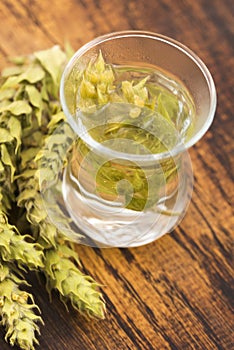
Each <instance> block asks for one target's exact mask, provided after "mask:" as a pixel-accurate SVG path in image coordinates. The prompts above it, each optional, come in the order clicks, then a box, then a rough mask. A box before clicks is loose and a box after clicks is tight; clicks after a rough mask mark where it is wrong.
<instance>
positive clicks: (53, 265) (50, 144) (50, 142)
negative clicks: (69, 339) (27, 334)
mask: <svg viewBox="0 0 234 350" xmlns="http://www.w3.org/2000/svg"><path fill="white" fill-rule="evenodd" d="M51 120H52V121H51V123H50V124H49V129H50V130H53V129H54V127H55V123H57V125H59V124H61V125H60V127H59V128H58V130H59V134H52V135H51V136H47V135H45V136H44V139H45V146H44V147H43V148H42V149H41V150H40V151H39V152H38V153H37V156H36V157H33V154H34V153H35V152H34V151H33V149H34V147H33V146H32V147H31V149H32V152H30V148H29V146H28V147H27V154H24V152H22V156H23V165H22V168H21V176H20V177H19V179H18V187H19V189H20V195H19V197H18V205H20V206H22V205H23V206H24V207H25V208H26V210H27V218H28V220H29V221H30V222H31V224H32V227H33V229H36V235H37V237H38V238H37V239H38V242H40V245H43V246H44V253H45V267H44V268H43V272H44V274H45V276H46V279H47V289H48V291H49V292H50V291H51V290H52V289H57V290H58V291H59V293H60V297H61V299H62V301H63V302H67V301H70V302H71V304H72V305H73V307H74V308H76V309H78V310H79V311H80V312H81V313H87V314H88V315H89V316H93V317H99V318H103V317H104V312H105V303H104V301H103V298H102V295H101V293H100V292H99V291H98V289H97V287H98V284H97V283H96V282H95V281H94V280H93V279H92V278H91V277H89V276H86V275H84V274H83V273H82V272H81V271H80V269H79V266H80V262H79V259H78V255H77V253H76V252H75V250H74V247H73V245H72V239H71V238H69V236H68V235H67V231H66V232H65V233H63V231H61V230H59V229H57V228H56V227H55V226H54V225H52V224H51V223H50V222H48V219H47V213H46V210H45V206H44V203H43V199H42V194H41V192H40V189H39V180H40V182H41V184H42V187H43V185H44V186H48V184H50V183H51V181H53V180H54V179H55V178H56V176H57V174H58V172H59V169H61V166H62V165H61V161H63V162H64V158H65V155H66V149H67V148H68V146H69V143H70V142H71V141H70V139H71V138H72V131H71V130H70V127H69V125H68V124H67V123H66V122H63V116H62V115H58V114H57V115H56V116H55V117H54V118H52V119H51ZM56 121H57V122H56ZM65 131H66V132H65ZM58 135H59V137H57V136H58ZM41 138H43V135H41ZM55 154H56V156H53V155H55ZM26 156H27V157H28V159H27V160H26ZM38 164H39V165H40V168H38ZM40 176H41V178H40ZM44 192H46V190H44ZM26 194H27V195H26ZM64 225H65V224H64ZM67 229H68V228H67Z"/></svg>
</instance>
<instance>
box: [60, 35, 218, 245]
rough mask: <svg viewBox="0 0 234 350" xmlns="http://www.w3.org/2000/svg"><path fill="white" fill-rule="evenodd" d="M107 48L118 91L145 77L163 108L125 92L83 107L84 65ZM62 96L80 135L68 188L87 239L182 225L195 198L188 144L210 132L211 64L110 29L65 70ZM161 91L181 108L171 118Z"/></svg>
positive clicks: (141, 234) (143, 234)
mask: <svg viewBox="0 0 234 350" xmlns="http://www.w3.org/2000/svg"><path fill="white" fill-rule="evenodd" d="M100 52H101V54H102V56H103V58H104V61H105V63H106V64H107V65H108V67H112V68H111V69H113V70H114V71H115V81H114V85H115V87H114V88H116V89H118V86H121V87H120V88H119V89H120V90H121V89H122V90H121V91H123V83H122V81H126V80H127V81H128V82H130V81H133V80H134V83H131V84H132V85H131V86H135V85H137V83H139V82H140V81H142V80H143V79H144V78H145V77H147V78H145V86H146V88H147V89H148V90H147V93H150V94H151V95H154V93H155V94H156V95H157V96H156V97H155V99H153V98H152V101H153V100H155V101H156V102H155V103H156V105H157V108H158V111H156V110H155V108H154V107H153V108H151V107H150V108H148V106H146V105H145V104H142V103H141V102H140V103H138V102H136V103H135V100H130V99H128V98H127V99H126V96H127V95H125V98H124V99H123V100H118V98H117V99H116V98H114V99H113V100H108V101H107V102H106V103H103V102H102V103H101V104H100V105H99V106H98V107H97V106H95V108H94V109H92V108H93V106H91V105H92V103H91V105H90V106H88V109H86V110H84V109H82V108H81V107H80V105H79V99H78V95H79V91H81V84H82V79H83V78H82V72H84V70H85V69H87V67H88V66H89V64H90V62H97V60H98V57H99V56H100ZM95 60H96V61H95ZM93 64H94V63H93ZM108 69H109V68H108ZM86 75H87V74H86ZM121 83H122V85H121ZM127 86H129V83H128V84H127ZM145 86H144V87H143V88H142V92H145V91H146V90H145ZM112 89H113V87H112ZM134 91H135V90H134ZM96 92H97V91H96ZM96 92H95V93H96ZM80 94H82V93H80ZM60 96H61V104H62V108H63V110H64V113H65V115H66V117H67V120H68V122H69V124H70V125H71V127H72V129H73V130H74V131H75V135H76V136H75V138H74V141H73V145H72V148H71V153H70V155H69V157H68V162H67V166H66V169H65V171H64V174H63V180H62V194H63V199H64V203H65V206H66V210H67V211H68V215H69V216H70V217H71V218H72V221H73V223H74V224H75V227H76V228H77V230H79V229H80V230H81V231H82V232H83V234H84V237H86V239H85V240H84V243H85V244H89V245H93V246H100V247H111V246H114V247H134V246H139V245H143V244H146V243H150V242H152V241H154V240H155V239H157V238H159V237H161V236H162V235H164V234H165V233H167V232H170V231H171V230H172V229H173V228H175V226H176V225H178V224H179V222H180V221H181V219H182V218H183V216H184V215H185V212H186V209H187V207H188V204H189V202H190V199H191V195H192V187H193V172H192V166H191V161H190V157H189V154H188V151H187V149H188V148H189V147H191V146H192V145H194V144H195V143H196V142H197V141H198V140H199V139H200V138H201V137H202V136H203V135H204V134H205V132H206V131H207V129H208V128H209V126H210V125H211V123H212V120H213V117H214V113H215V108H216V92H215V86H214V82H213V79H212V77H211V75H210V73H209V71H208V69H207V68H206V66H205V65H204V63H203V62H202V61H201V60H200V59H199V58H198V57H197V56H196V55H195V54H194V53H193V52H192V51H191V50H189V49H188V48H187V47H185V46H184V45H182V44H180V43H178V42H176V41H175V40H173V39H170V38H167V37H165V36H162V35H158V34H154V33H150V32H142V31H126V32H118V33H111V34H108V35H104V36H102V37H99V38H96V39H94V40H93V41H91V42H89V43H88V44H86V45H84V46H83V47H82V48H80V49H79V50H78V51H77V52H76V53H75V54H74V56H73V57H72V58H71V60H70V62H69V63H68V65H67V67H66V68H65V71H64V73H63V77H62V80H61V89H60ZM101 97H102V99H103V96H101ZM138 97H139V96H138V95H137V98H138ZM98 98H99V95H98ZM163 98H164V100H165V101H166V102H165V103H167V107H168V108H169V111H170V112H171V113H174V116H173V118H174V119H173V123H172V121H171V120H170V119H168V117H167V113H168V111H164V110H163V108H164V107H163V106H164V105H163V102H160V101H161V100H162V99H163ZM80 99H81V97H80ZM137 101H138V100H137ZM173 101H174V102H175V101H176V106H177V109H176V114H175V108H174V105H175V104H174V102H173ZM85 103H86V101H85ZM164 109H165V108H164Z"/></svg>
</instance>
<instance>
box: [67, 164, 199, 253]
mask: <svg viewBox="0 0 234 350" xmlns="http://www.w3.org/2000/svg"><path fill="white" fill-rule="evenodd" d="M187 170H189V168H188V167H187ZM191 184H192V179H191V171H187V172H186V173H185V174H184V175H183V176H182V178H181V180H180V182H179V188H177V190H176V191H175V193H173V195H171V196H170V198H167V199H164V200H161V204H160V203H158V204H157V205H156V206H154V207H153V208H150V209H147V210H145V211H134V210H130V209H126V208H122V207H118V205H116V203H115V202H114V203H112V205H111V204H110V201H104V200H103V201H102V202H101V201H99V202H97V201H96V200H95V199H92V198H87V197H86V196H84V195H83V194H81V193H80V191H79V188H78V187H79V184H78V183H74V182H73V181H71V178H70V173H69V169H68V168H66V169H65V171H64V175H63V180H62V194H63V199H64V203H65V205H66V209H67V211H68V213H69V215H70V217H71V218H72V221H73V223H74V224H75V225H76V226H77V227H80V228H82V231H83V232H84V234H85V235H87V237H88V238H89V243H88V244H89V245H92V246H98V247H122V248H124V247H137V246H141V245H145V244H148V243H150V242H153V241H154V240H156V239H158V238H160V237H161V236H163V235H164V234H166V233H168V232H170V231H172V230H173V228H175V226H177V225H178V224H179V222H180V221H181V219H182V218H183V216H184V215H185V211H186V209H187V206H188V204H189V202H190V199H191V195H192V186H191Z"/></svg>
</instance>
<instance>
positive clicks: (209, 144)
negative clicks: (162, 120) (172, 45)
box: [0, 0, 234, 350]
mask: <svg viewBox="0 0 234 350" xmlns="http://www.w3.org/2000/svg"><path fill="white" fill-rule="evenodd" d="M233 15H234V5H233V1H231V0H225V1H220V0H212V1H211V0H197V1H193V0H178V1H173V0H158V1H154V0H148V1H144V0H138V1H134V0H130V1H125V0H112V1H107V0H67V1H65V0H50V1H49V2H48V1H45V0H42V1H35V0H31V1H30V0H18V1H14V0H2V1H1V2H0V23H1V32H0V39H1V40H0V67H1V68H3V67H5V66H6V65H7V64H8V63H7V57H8V56H12V55H18V54H24V53H30V52H32V51H34V50H39V49H43V48H48V47H50V46H52V45H53V44H60V45H63V44H64V42H65V41H66V40H68V41H69V42H70V43H71V44H72V46H73V47H74V48H75V49H78V48H79V47H80V46H81V45H82V44H84V43H86V42H87V41H89V40H91V39H93V38H94V37H96V36H98V35H101V34H104V33H107V32H111V31H117V30H124V29H144V30H150V31H154V32H159V33H162V34H165V35H168V36H171V37H173V38H175V39H177V40H179V41H181V42H182V43H184V44H185V45H187V46H189V47H190V48H191V49H192V50H194V51H195V52H196V53H197V54H198V55H199V56H200V57H201V59H203V60H204V62H205V63H206V64H207V66H208V68H209V69H210V71H211V73H212V75H213V77H214V80H215V83H216V87H217V94H218V106H217V112H216V116H215V120H214V123H213V125H212V127H211V128H210V130H209V131H208V132H207V134H206V136H205V137H204V138H203V139H202V140H201V141H200V142H198V144H196V145H195V146H194V147H193V148H192V149H191V150H190V155H191V159H192V163H193V168H194V179H195V183H194V194H193V198H192V202H191V204H190V207H189V210H188V212H187V215H186V216H185V218H184V220H183V221H182V223H181V224H180V226H179V227H178V228H177V229H176V230H175V231H173V232H172V233H171V234H168V235H166V236H164V237H162V238H161V239H160V240H158V241H156V242H154V243H152V244H150V245H147V246H143V247H139V248H134V249H103V250H100V249H92V248H89V247H85V246H77V251H78V252H79V255H80V257H81V260H82V263H83V265H84V271H86V272H87V273H89V274H91V275H92V276H93V277H94V278H95V279H96V280H98V281H99V282H100V283H101V284H102V285H103V287H102V291H103V293H104V297H105V299H106V303H107V316H106V319H105V320H104V321H96V320H87V319H85V318H84V317H82V316H80V315H78V314H77V313H76V312H75V311H73V310H72V309H70V312H69V313H67V311H66V310H65V308H64V306H63V305H62V304H61V302H60V301H59V298H58V296H57V295H56V294H54V295H53V303H50V301H49V298H48V296H47V294H46V292H45V290H44V286H43V280H42V281H41V282H39V281H38V280H37V279H36V277H35V275H34V274H32V275H31V274H30V275H29V279H30V280H31V283H32V285H33V288H34V295H35V299H36V302H37V303H38V305H39V306H40V307H41V309H42V314H43V318H44V321H45V327H42V330H41V331H42V335H41V337H40V346H39V347H37V348H38V349H43V350H54V349H56V350H74V349H75V350H106V349H108V350H127V349H130V350H133V349H139V350H164V349H171V350H186V349H188V350H190V349H194V350H204V349H208V350H215V349H220V350H221V349H223V350H231V349H234V343H233V338H234V337H233V329H234V328H233V326H234V316H233V223H234V222H233V158H232V155H233V154H234V150H233V136H234V135H233V129H234V127H233V86H234V78H233V77H234V45H233V42H234V40H233V39H234V36H233V34H234V22H233ZM0 335H1V337H0V349H1V350H8V349H10V348H11V347H10V346H9V345H7V344H6V343H5V341H4V340H3V337H4V333H3V330H1V331H0Z"/></svg>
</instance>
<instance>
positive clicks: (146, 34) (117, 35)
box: [60, 30, 217, 161]
mask: <svg viewBox="0 0 234 350" xmlns="http://www.w3.org/2000/svg"><path fill="white" fill-rule="evenodd" d="M125 37H126V38H129V37H138V38H140V37H142V38H148V39H153V40H157V41H161V42H163V43H165V44H167V45H170V46H173V47H174V48H176V49H177V50H179V51H181V52H182V53H183V54H185V55H186V56H187V57H189V59H191V60H192V61H193V62H194V63H195V64H196V66H197V67H198V68H199V70H200V71H201V73H202V75H203V77H204V78H205V80H206V83H207V86H208V90H209V94H210V104H209V112H208V114H207V118H206V121H205V123H204V124H203V126H202V128H201V129H200V130H199V131H198V132H196V133H195V135H193V136H192V137H191V138H190V139H189V140H188V141H185V142H184V143H183V144H182V143H178V144H177V145H176V146H175V147H174V148H173V149H171V150H169V151H165V152H162V153H151V154H144V155H136V154H132V153H125V152H120V151H115V150H112V149H109V148H107V147H105V146H103V145H102V144H101V143H99V142H97V141H95V140H94V139H91V138H89V142H88V145H89V146H91V147H93V148H95V150H96V151H97V152H100V153H101V154H110V153H111V155H112V156H113V157H116V158H122V159H127V160H129V159H131V160H135V161H144V160H146V161H151V160H163V159H167V158H169V157H175V156H176V155H178V154H179V153H181V152H183V151H185V150H187V149H188V148H190V147H191V146H193V145H194V144H195V143H197V142H198V141H199V140H200V139H201V138H202V137H203V136H204V135H205V133H206V132H207V130H208V129H209V128H210V126H211V124H212V122H213V119H214V115H215V111H216V105H217V95H216V88H215V84H214V80H213V78H212V75H211V73H210V71H209V69H208V68H207V66H206V65H205V63H204V62H203V61H202V60H201V59H200V58H199V57H198V56H197V54H195V53H194V52H193V51H192V50H191V49H190V48H188V47H187V46H185V45H184V44H182V43H180V42H179V41H177V40H175V39H173V38H170V37H168V36H165V35H163V34H159V33H154V32H150V31H143V30H124V31H117V32H112V33H108V34H104V35H101V36H98V37H96V38H94V39H93V40H91V41H89V42H88V43H86V44H84V45H83V46H81V47H80V48H79V49H78V50H77V51H76V52H75V53H74V55H73V56H72V57H71V59H70V60H69V62H68V63H67V65H66V67H65V69H64V71H63V74H62V77H61V81H60V101H61V106H62V109H63V111H64V114H65V116H66V118H67V120H68V122H69V124H70V125H71V127H72V128H73V129H74V131H75V132H76V133H77V127H76V125H75V121H74V118H73V116H72V115H71V113H70V112H69V109H68V107H67V104H66V98H65V91H64V86H65V80H66V76H67V75H68V74H69V72H70V71H71V69H72V67H73V64H74V63H75V61H76V60H77V59H78V58H79V57H81V56H82V55H83V54H85V53H86V52H87V51H88V50H89V49H90V48H92V47H95V46H97V45H99V44H101V43H104V42H106V41H110V40H113V39H121V38H125ZM77 134H78V136H80V135H79V133H77Z"/></svg>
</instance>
